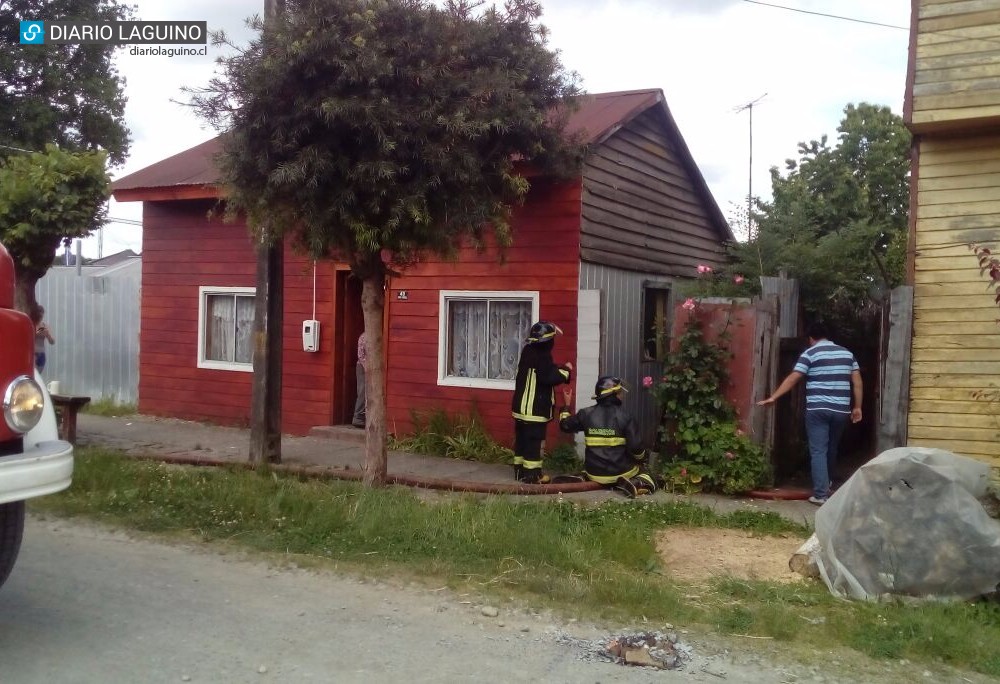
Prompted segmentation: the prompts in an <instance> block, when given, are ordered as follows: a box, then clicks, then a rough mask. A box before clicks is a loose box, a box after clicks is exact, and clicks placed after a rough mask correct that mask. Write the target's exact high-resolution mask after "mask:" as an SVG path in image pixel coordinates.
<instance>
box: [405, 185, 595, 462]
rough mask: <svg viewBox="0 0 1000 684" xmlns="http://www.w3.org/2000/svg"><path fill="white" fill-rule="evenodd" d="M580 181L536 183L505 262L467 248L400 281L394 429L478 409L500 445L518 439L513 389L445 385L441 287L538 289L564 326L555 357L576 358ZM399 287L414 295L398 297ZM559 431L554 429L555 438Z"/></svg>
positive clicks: (545, 310)
mask: <svg viewBox="0 0 1000 684" xmlns="http://www.w3.org/2000/svg"><path fill="white" fill-rule="evenodd" d="M579 225H580V183H579V182H573V183H566V184H557V183H553V182H550V181H545V180H542V179H533V180H532V189H531V192H530V193H529V196H528V199H527V201H526V202H525V205H524V206H523V207H521V208H520V209H519V210H518V211H517V213H516V214H515V216H514V220H513V227H514V242H513V245H512V246H511V247H510V248H508V249H507V252H506V260H505V262H504V263H503V264H501V263H499V261H498V259H497V255H496V252H495V251H493V250H488V251H486V252H483V253H477V252H476V251H475V250H472V249H468V248H463V249H462V250H461V253H460V255H459V259H458V261H457V262H441V261H427V262H424V263H422V264H418V265H417V266H415V267H413V268H411V269H409V270H407V271H406V272H405V274H404V275H403V276H401V277H397V278H393V279H392V281H391V283H390V290H389V293H388V297H387V298H386V308H387V309H388V312H389V314H388V315H389V330H388V345H387V346H388V348H389V351H388V356H387V380H386V397H387V398H386V401H387V405H388V421H389V425H388V427H389V431H390V432H392V433H395V434H397V435H405V434H410V433H411V432H412V430H413V424H412V421H411V411H415V412H417V413H418V414H419V413H426V412H431V411H434V410H436V409H443V410H445V411H447V412H448V413H451V414H456V413H468V412H469V411H470V410H471V409H472V408H475V409H476V410H477V411H478V412H479V413H480V414H481V415H482V416H483V418H484V420H485V423H486V427H487V428H488V429H489V431H490V432H491V433H492V435H493V436H494V438H495V439H497V440H498V441H499V442H500V443H501V444H505V445H508V446H510V445H511V444H512V443H513V427H512V424H511V416H510V402H511V399H512V397H513V393H512V392H511V391H509V390H497V389H473V388H465V387H450V386H442V385H438V375H437V374H438V367H437V359H438V323H439V320H440V311H439V305H440V301H439V296H440V295H439V293H440V290H496V291H511V290H532V291H538V292H539V313H540V316H541V318H542V319H543V320H549V321H553V322H554V323H556V324H557V325H558V326H559V327H560V328H562V330H563V332H564V333H565V334H564V335H561V336H559V337H558V338H557V339H556V343H555V349H554V353H553V356H554V358H555V360H556V362H557V363H563V362H566V361H571V362H574V363H575V362H576V359H575V358H574V356H575V354H574V351H575V349H576V338H577V331H576V319H577V284H578V276H579V254H580V243H579ZM400 290H405V291H406V293H407V299H406V300H405V301H402V300H398V299H397V296H398V293H399V291H400ZM558 433H559V431H558V428H556V427H555V426H549V442H550V443H551V442H553V441H555V440H556V439H557V435H558Z"/></svg>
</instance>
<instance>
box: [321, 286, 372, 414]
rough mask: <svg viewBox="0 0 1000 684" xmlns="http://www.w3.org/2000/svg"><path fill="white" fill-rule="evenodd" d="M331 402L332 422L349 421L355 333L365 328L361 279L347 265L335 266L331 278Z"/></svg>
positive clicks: (354, 382)
mask: <svg viewBox="0 0 1000 684" xmlns="http://www.w3.org/2000/svg"><path fill="white" fill-rule="evenodd" d="M333 301H334V323H333V345H334V350H333V402H332V407H333V411H332V415H331V417H330V424H331V425H344V424H348V425H349V424H350V422H351V418H352V417H353V416H354V400H355V399H356V398H357V392H358V388H357V376H356V371H355V367H356V364H357V360H358V336H359V335H360V334H361V333H362V331H364V329H365V323H364V317H363V316H362V313H361V281H360V280H358V279H357V278H355V277H353V276H351V272H350V270H348V269H347V268H346V267H344V268H339V267H338V269H337V273H336V278H335V280H334V293H333Z"/></svg>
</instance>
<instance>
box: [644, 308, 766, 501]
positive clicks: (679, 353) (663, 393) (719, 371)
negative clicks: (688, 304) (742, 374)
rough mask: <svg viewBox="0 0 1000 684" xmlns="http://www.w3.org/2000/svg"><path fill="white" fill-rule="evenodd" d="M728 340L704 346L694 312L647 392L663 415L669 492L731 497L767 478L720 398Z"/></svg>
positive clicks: (761, 460) (760, 457)
mask: <svg viewBox="0 0 1000 684" xmlns="http://www.w3.org/2000/svg"><path fill="white" fill-rule="evenodd" d="M692 305H694V304H693V303H692ZM695 306H696V305H695ZM728 340H729V337H728V335H727V334H726V332H725V331H723V332H722V333H721V334H720V335H719V338H718V340H717V341H716V342H714V343H711V342H708V341H707V339H706V337H705V329H704V323H703V322H702V320H701V319H700V318H699V315H698V312H697V311H695V312H694V313H693V314H692V316H691V318H690V319H689V321H688V325H687V327H686V328H685V330H684V333H683V334H682V335H681V337H680V340H679V341H678V346H677V349H676V350H675V351H673V352H671V353H670V354H668V355H667V358H666V361H665V364H664V374H663V377H662V378H660V380H659V381H658V382H654V383H653V386H652V388H651V390H650V391H651V392H652V394H653V396H654V397H655V399H656V401H657V404H658V406H659V407H660V408H661V410H662V411H663V416H664V417H663V422H662V424H661V425H660V428H659V434H660V438H661V441H662V443H663V449H662V451H663V452H664V453H666V454H669V455H670V456H671V457H672V458H670V459H669V460H665V461H664V462H662V463H661V468H662V470H663V473H662V474H663V476H664V479H665V482H666V484H667V486H668V487H670V488H672V489H675V490H678V491H683V492H687V493H691V492H697V491H703V490H704V491H721V492H723V493H726V494H736V493H740V492H746V491H749V490H751V489H754V488H756V487H758V486H760V485H762V484H764V483H765V482H767V481H768V479H769V478H770V476H771V469H770V463H769V461H768V459H767V455H766V454H765V453H764V451H763V450H762V449H761V448H760V447H758V446H756V445H754V444H753V443H751V442H750V440H749V439H747V437H746V436H745V435H744V434H743V432H742V430H740V429H739V427H738V425H737V423H736V411H735V409H734V408H733V406H732V404H730V403H729V401H728V400H727V399H726V398H725V396H724V395H723V391H724V388H725V386H726V383H727V382H728V380H729V376H728V371H727V363H728V361H729V360H730V358H732V354H731V353H730V352H728V351H727V350H726V349H725V348H724V346H725V345H726V344H727V343H728Z"/></svg>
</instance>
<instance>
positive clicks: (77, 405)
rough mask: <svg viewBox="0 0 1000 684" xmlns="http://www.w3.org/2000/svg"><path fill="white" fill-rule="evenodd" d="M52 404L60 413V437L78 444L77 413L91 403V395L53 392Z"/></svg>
mask: <svg viewBox="0 0 1000 684" xmlns="http://www.w3.org/2000/svg"><path fill="white" fill-rule="evenodd" d="M51 397H52V405H53V406H55V408H56V410H57V411H58V413H59V437H60V439H64V440H66V441H67V442H69V443H70V444H76V414H77V413H79V412H80V409H82V408H83V407H84V406H86V405H87V404H89V403H90V397H81V396H77V395H72V394H53V395H51Z"/></svg>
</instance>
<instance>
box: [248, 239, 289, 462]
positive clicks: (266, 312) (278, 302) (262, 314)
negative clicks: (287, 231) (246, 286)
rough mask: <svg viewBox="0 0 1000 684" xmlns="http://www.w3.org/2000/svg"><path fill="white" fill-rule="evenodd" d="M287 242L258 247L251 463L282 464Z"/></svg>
mask: <svg viewBox="0 0 1000 684" xmlns="http://www.w3.org/2000/svg"><path fill="white" fill-rule="evenodd" d="M284 254H285V250H284V244H283V243H282V242H281V240H280V238H279V239H278V240H276V241H275V243H274V244H273V245H266V244H262V245H258V247H257V293H256V301H255V303H254V307H255V308H254V323H253V341H254V345H253V346H254V349H253V395H252V397H251V399H250V402H251V403H250V462H251V463H254V464H258V465H259V464H261V463H281V382H282V377H281V351H282V350H281V347H282V344H281V340H282V334H281V333H282V330H281V326H282V322H283V319H284V308H285V306H284V294H283V291H282V286H283V282H282V281H283V280H284V259H285V257H284Z"/></svg>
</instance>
